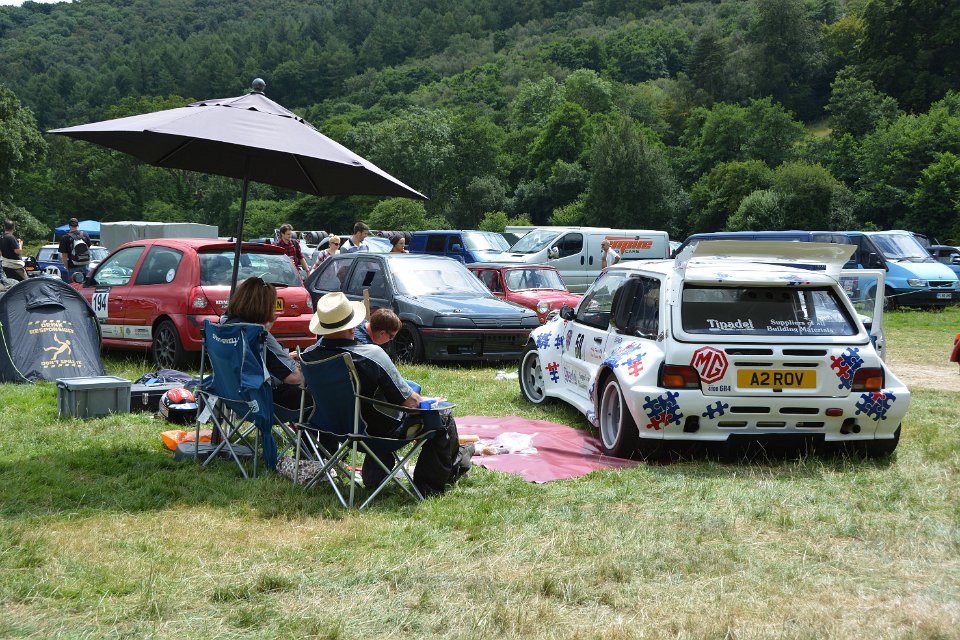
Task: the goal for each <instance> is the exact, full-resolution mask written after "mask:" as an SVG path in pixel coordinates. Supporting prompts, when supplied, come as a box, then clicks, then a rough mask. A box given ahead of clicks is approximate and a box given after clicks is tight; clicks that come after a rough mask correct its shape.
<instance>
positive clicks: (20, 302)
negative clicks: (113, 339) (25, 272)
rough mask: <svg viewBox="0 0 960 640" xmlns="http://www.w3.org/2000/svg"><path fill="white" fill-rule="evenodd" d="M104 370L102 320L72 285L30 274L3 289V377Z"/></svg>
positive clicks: (0, 363)
mask: <svg viewBox="0 0 960 640" xmlns="http://www.w3.org/2000/svg"><path fill="white" fill-rule="evenodd" d="M102 375H103V362H102V361H101V360H100V324H99V323H98V322H97V317H96V315H95V314H94V312H93V309H91V308H90V305H89V304H87V301H86V300H84V299H83V296H81V295H80V294H79V293H78V292H77V291H75V290H74V289H73V288H72V287H70V286H69V285H68V284H66V283H65V282H63V281H61V280H58V279H55V278H29V279H27V280H24V281H23V282H18V283H17V284H15V285H14V286H13V287H11V288H10V289H8V290H7V291H6V292H4V293H3V294H2V295H0V382H18V383H23V382H35V381H37V380H50V381H54V380H56V379H57V378H79V377H86V376H102Z"/></svg>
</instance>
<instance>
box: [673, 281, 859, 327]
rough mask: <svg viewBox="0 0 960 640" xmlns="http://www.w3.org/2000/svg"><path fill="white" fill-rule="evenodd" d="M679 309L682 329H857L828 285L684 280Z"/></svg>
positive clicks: (836, 294)
mask: <svg viewBox="0 0 960 640" xmlns="http://www.w3.org/2000/svg"><path fill="white" fill-rule="evenodd" d="M680 314H681V318H682V325H683V330H684V331H685V332H687V333H702V334H711V335H747V336H775V335H787V336H852V335H856V334H857V332H858V330H859V329H858V327H857V325H856V323H855V322H854V321H853V320H852V319H851V318H850V316H849V315H848V314H847V311H846V309H845V308H844V305H843V302H842V301H841V299H840V298H839V297H838V293H837V291H835V290H834V289H832V288H830V287H714V286H698V285H688V286H686V287H684V289H683V298H682V302H681V305H680Z"/></svg>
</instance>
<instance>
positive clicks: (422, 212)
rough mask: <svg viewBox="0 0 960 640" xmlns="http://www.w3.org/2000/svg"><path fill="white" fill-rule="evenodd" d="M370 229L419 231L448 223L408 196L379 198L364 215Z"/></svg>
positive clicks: (447, 224) (441, 227) (442, 226)
mask: <svg viewBox="0 0 960 640" xmlns="http://www.w3.org/2000/svg"><path fill="white" fill-rule="evenodd" d="M366 222H367V224H368V225H370V228H371V229H383V230H401V229H402V230H404V231H420V230H422V229H446V228H448V226H449V223H448V222H447V221H446V220H444V219H443V218H440V217H437V216H431V215H429V214H428V213H427V210H426V208H424V206H423V203H422V202H420V201H419V200H410V199H409V198H389V199H387V200H381V201H380V202H378V203H377V205H376V206H375V207H374V208H373V210H372V211H371V212H370V214H369V215H368V216H367V217H366Z"/></svg>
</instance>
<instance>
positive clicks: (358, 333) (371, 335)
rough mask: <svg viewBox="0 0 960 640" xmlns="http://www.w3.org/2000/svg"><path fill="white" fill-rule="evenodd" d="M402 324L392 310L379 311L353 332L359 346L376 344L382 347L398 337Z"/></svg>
mask: <svg viewBox="0 0 960 640" xmlns="http://www.w3.org/2000/svg"><path fill="white" fill-rule="evenodd" d="M401 326H402V323H401V322H400V318H398V317H397V314H395V313H394V312H393V311H391V310H390V309H377V310H376V311H374V312H373V313H372V314H370V319H369V320H366V321H364V322H363V323H361V324H360V326H359V327H357V328H356V329H355V330H354V332H353V339H354V340H356V341H357V344H375V345H377V346H380V347H382V346H383V345H385V344H387V343H388V342H390V341H391V340H393V339H394V338H395V337H396V336H397V332H398V331H400V327H401Z"/></svg>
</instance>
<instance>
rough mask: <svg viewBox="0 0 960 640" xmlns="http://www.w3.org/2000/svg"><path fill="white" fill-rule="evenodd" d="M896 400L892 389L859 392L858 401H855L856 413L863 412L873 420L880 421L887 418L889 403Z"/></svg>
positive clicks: (891, 403)
mask: <svg viewBox="0 0 960 640" xmlns="http://www.w3.org/2000/svg"><path fill="white" fill-rule="evenodd" d="M896 401H897V396H895V395H894V394H893V392H892V391H873V392H870V393H861V394H860V402H858V403H857V412H856V415H860V414H861V413H862V414H865V415H866V416H868V417H870V418H873V421H874V422H880V421H881V420H886V419H887V412H888V411H890V407H891V405H893V403H894V402H896Z"/></svg>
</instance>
